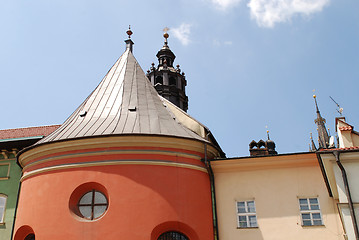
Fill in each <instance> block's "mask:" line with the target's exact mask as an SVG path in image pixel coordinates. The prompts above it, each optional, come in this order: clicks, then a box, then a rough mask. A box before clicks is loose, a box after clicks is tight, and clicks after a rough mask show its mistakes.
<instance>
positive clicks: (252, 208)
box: [247, 201, 256, 213]
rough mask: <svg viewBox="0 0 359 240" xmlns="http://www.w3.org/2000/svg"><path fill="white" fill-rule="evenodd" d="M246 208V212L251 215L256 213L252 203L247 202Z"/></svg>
mask: <svg viewBox="0 0 359 240" xmlns="http://www.w3.org/2000/svg"><path fill="white" fill-rule="evenodd" d="M247 206H248V212H251V213H255V212H256V208H255V206H254V201H249V202H247Z"/></svg>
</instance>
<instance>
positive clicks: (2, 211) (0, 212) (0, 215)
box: [0, 207, 5, 223]
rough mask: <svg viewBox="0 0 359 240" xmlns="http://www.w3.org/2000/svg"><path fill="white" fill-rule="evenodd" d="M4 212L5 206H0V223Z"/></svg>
mask: <svg viewBox="0 0 359 240" xmlns="http://www.w3.org/2000/svg"><path fill="white" fill-rule="evenodd" d="M4 212H5V208H4V207H0V223H2V222H3V221H4Z"/></svg>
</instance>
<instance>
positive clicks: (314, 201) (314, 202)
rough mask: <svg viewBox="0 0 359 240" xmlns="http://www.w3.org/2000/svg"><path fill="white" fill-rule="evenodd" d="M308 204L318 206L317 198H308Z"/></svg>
mask: <svg viewBox="0 0 359 240" xmlns="http://www.w3.org/2000/svg"><path fill="white" fill-rule="evenodd" d="M309 202H310V204H318V199H317V198H309Z"/></svg>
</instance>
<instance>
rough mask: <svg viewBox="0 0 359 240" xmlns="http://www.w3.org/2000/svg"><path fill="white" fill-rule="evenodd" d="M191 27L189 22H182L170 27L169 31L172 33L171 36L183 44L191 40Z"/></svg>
mask: <svg viewBox="0 0 359 240" xmlns="http://www.w3.org/2000/svg"><path fill="white" fill-rule="evenodd" d="M191 27H192V25H191V24H189V23H182V24H181V25H180V26H179V27H177V28H171V32H172V33H173V36H174V37H175V38H177V39H178V40H179V41H180V42H181V43H182V44H183V45H188V44H189V43H190V42H191V40H190V39H189V35H190V33H191Z"/></svg>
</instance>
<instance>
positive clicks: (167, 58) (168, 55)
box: [147, 27, 188, 112]
mask: <svg viewBox="0 0 359 240" xmlns="http://www.w3.org/2000/svg"><path fill="white" fill-rule="evenodd" d="M163 30H164V32H165V33H164V34H163V37H164V38H165V42H164V45H163V47H162V48H161V49H160V50H159V51H158V53H157V55H156V56H157V58H158V65H157V67H155V64H154V63H152V67H151V68H150V70H148V71H147V77H148V79H149V80H150V82H151V83H152V85H153V86H154V87H155V89H156V90H157V92H158V94H159V95H161V96H162V97H164V98H166V99H167V100H169V101H170V102H172V103H173V104H175V105H176V106H177V107H179V108H181V109H182V110H183V111H185V112H187V109H188V97H187V96H186V90H185V89H186V85H187V81H186V78H185V74H184V72H181V69H180V66H179V65H177V66H176V68H174V67H173V62H174V60H175V58H176V56H175V55H174V53H173V52H172V51H171V49H170V48H169V47H168V41H167V39H168V38H169V34H168V33H167V31H168V30H169V29H168V28H167V27H166V28H165V29H163Z"/></svg>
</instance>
